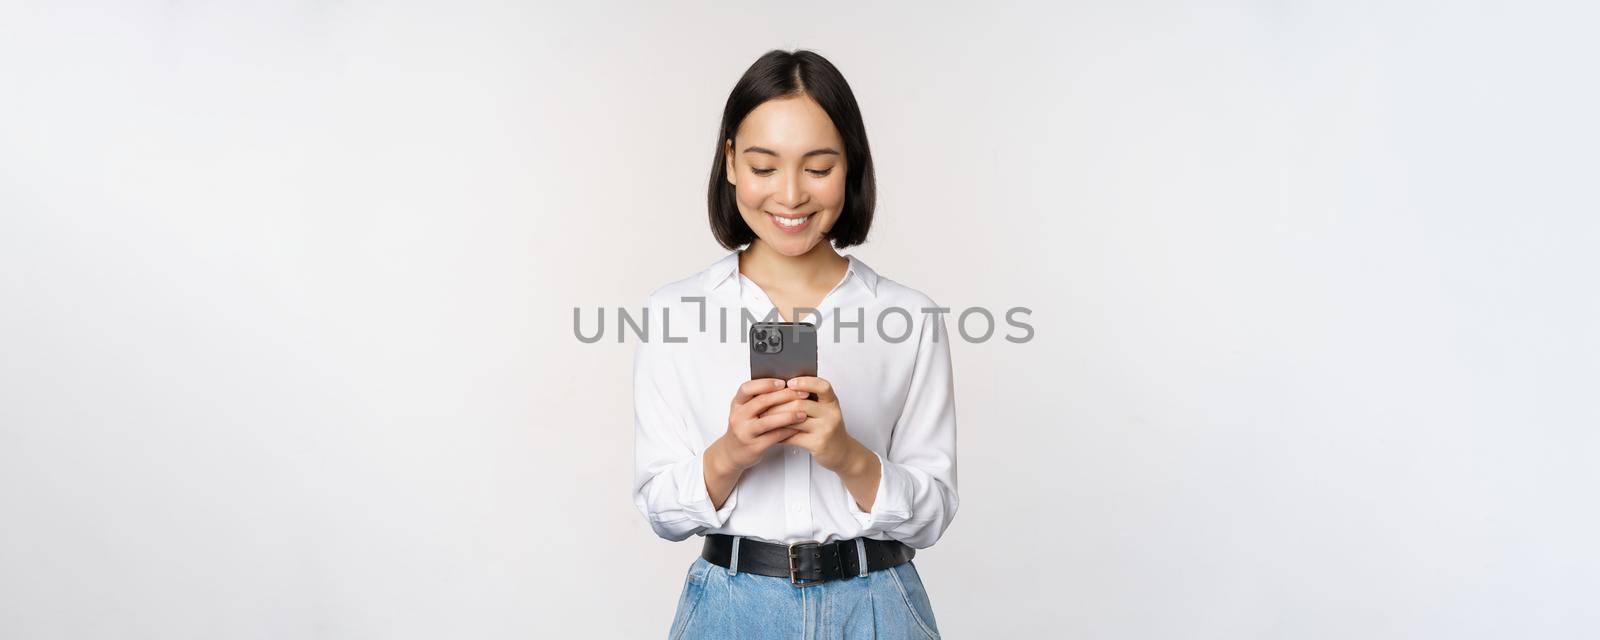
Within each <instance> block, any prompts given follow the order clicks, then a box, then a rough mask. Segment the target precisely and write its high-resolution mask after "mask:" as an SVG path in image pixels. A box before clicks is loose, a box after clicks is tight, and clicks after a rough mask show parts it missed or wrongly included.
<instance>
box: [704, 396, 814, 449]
mask: <svg viewBox="0 0 1600 640" xmlns="http://www.w3.org/2000/svg"><path fill="white" fill-rule="evenodd" d="M805 395H806V394H805V392H803V391H796V390H794V389H789V388H787V387H785V385H784V381H782V380H778V379H776V378H759V379H756V380H751V381H749V382H746V383H744V384H741V385H739V390H738V391H737V392H735V393H734V395H733V402H732V404H731V405H730V406H729V407H728V431H727V433H724V434H723V435H722V437H721V438H718V439H717V442H715V443H713V444H714V445H715V446H717V447H719V448H720V451H719V454H720V456H719V457H720V458H721V460H723V461H725V462H726V463H727V464H728V465H730V466H732V467H733V468H732V469H728V471H734V472H738V471H743V470H745V469H749V468H750V467H753V466H755V465H756V463H757V462H760V461H761V455H762V454H763V453H766V451H767V449H768V448H771V447H772V445H775V444H778V443H780V442H783V441H784V440H786V439H788V438H789V437H790V436H793V435H794V434H795V433H796V431H795V429H793V428H790V427H791V426H792V425H794V424H796V423H799V422H801V421H802V420H805V419H806V414H805V413H804V412H802V411H801V410H800V409H798V408H790V409H786V410H778V409H774V407H776V406H777V405H779V404H781V403H784V402H789V401H792V400H795V399H797V398H803V397H805Z"/></svg>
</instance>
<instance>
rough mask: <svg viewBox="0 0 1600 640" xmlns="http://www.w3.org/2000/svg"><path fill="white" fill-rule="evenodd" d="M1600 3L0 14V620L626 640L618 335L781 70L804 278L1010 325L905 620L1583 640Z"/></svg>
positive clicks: (156, 634) (187, 629)
mask: <svg viewBox="0 0 1600 640" xmlns="http://www.w3.org/2000/svg"><path fill="white" fill-rule="evenodd" d="M1597 18H1600V15H1597V14H1596V12H1595V11H1594V10H1593V9H1592V8H1589V7H1585V6H1582V5H1581V4H1579V3H1515V4H1513V3H1499V2H1468V3H1454V4H1439V3H1425V2H1399V3H1394V2H1388V3H1370V2H1355V3H1351V2H1232V3H1230V2H1223V3H1218V2H1187V3H1185V2H1139V3H1116V2H1068V3H1037V4H1009V3H1006V4H1000V5H995V4H968V5H965V6H959V7H956V6H952V7H944V8H935V7H930V6H926V5H924V4H921V3H869V4H862V3H850V2H844V3H832V2H824V3H812V4H777V3H772V4H761V3H757V4H752V3H696V4H677V3H653V2H638V3H547V4H540V3H509V2H482V3H480V2H452V3H444V2H433V3H419V2H406V3H369V2H331V1H328V2H321V1H305V2H295V3H263V2H254V3H253V2H208V3H172V2H67V3H35V2H6V3H4V4H3V5H0V637H4V638H17V639H35V638H163V639H166V638H208V639H211V638H273V639H282V638H329V639H336V638H338V639H342V638H484V639H488V638H657V637H664V636H665V635H666V633H667V627H668V625H669V623H670V621H671V619H672V616H673V607H674V604H675V603H676V602H677V598H678V596H679V593H680V590H681V589H682V587H683V580H684V576H685V572H686V570H687V568H688V567H689V565H690V563H691V562H692V561H693V560H694V558H695V557H696V555H697V554H698V553H699V549H700V547H699V542H700V539H699V538H691V539H689V540H686V541H683V542H670V541H667V540H664V539H662V538H660V537H658V536H657V535H655V533H654V532H652V530H651V528H650V526H649V523H648V522H647V521H646V520H645V518H644V517H643V516H642V515H641V513H640V512H639V511H638V510H637V509H636V508H635V505H634V503H633V501H632V490H633V488H632V486H631V485H632V464H633V446H634V422H633V421H634V406H633V394H632V385H633V379H632V366H633V353H634V349H635V347H636V341H635V339H634V337H633V334H631V333H629V332H626V331H620V332H619V331H618V326H617V324H616V322H617V313H618V310H619V309H629V310H635V311H636V310H637V309H638V308H639V307H640V306H641V305H642V304H643V303H644V300H645V297H646V296H647V295H648V294H649V293H650V292H651V291H653V290H654V289H655V288H656V287H658V286H660V285H661V284H662V283H665V282H669V281H672V280H675V279H679V278H685V277H688V276H690V275H692V274H694V273H696V272H698V271H700V270H702V269H704V268H706V267H707V266H708V265H710V264H711V263H713V262H715V261H716V260H717V259H719V258H720V257H722V256H724V255H726V253H727V251H726V250H725V249H723V248H722V247H720V246H718V244H717V243H716V242H715V240H714V239H713V237H712V236H711V234H710V231H709V229H708V228H707V224H706V215H707V214H706V184H707V178H708V171H709V169H710V168H711V162H712V157H713V153H714V152H715V149H716V144H717V142H718V140H717V126H718V119H719V117H720V115H721V113H722V108H723V106H724V105H723V101H724V100H726V98H727V96H728V93H729V90H730V88H731V87H732V86H733V83H734V81H735V80H737V79H738V77H739V75H740V74H741V73H743V71H744V69H745V68H746V67H747V66H748V65H749V64H750V63H751V62H752V61H753V60H754V59H755V58H756V57H758V56H760V55H761V54H762V53H764V52H766V51H769V50H772V49H782V50H795V49H807V50H812V51H816V52H818V53H820V54H822V55H824V56H827V57H828V59H829V60H831V61H832V62H833V63H834V64H836V65H837V66H838V68H839V69H840V71H841V72H842V73H843V74H844V75H845V77H847V78H848V79H849V81H850V83H851V86H852V87H853V89H854V91H855V96H856V98H857V100H858V101H859V103H860V105H861V109H862V117H863V119H864V122H865V124H866V127H867V131H868V134H869V135H870V139H871V144H872V150H873V154H874V155H873V157H874V160H875V165H876V166H875V168H876V175H877V179H878V210H877V219H876V222H875V223H874V227H873V231H872V236H871V238H870V239H869V240H868V242H866V243H865V244H862V245H860V246H856V247H851V248H849V249H847V250H844V253H847V254H851V255H853V256H855V257H857V258H858V259H860V260H862V261H864V262H865V263H867V264H870V265H871V266H872V268H873V269H875V270H876V271H877V272H878V273H879V274H881V275H882V276H883V277H885V278H890V279H894V280H896V281H899V282H904V283H907V284H909V285H912V286H914V287H916V288H917V289H919V290H921V291H923V292H924V293H926V294H927V295H928V296H929V297H930V298H932V299H933V300H935V301H937V302H938V304H939V305H941V306H943V307H948V308H950V309H952V312H951V315H950V316H949V317H948V321H949V322H950V325H949V326H950V327H951V329H952V330H954V329H956V328H958V323H957V322H956V321H957V320H958V317H957V314H960V313H961V312H963V311H965V310H968V309H974V308H978V309H985V310H989V311H990V312H992V313H993V314H994V317H995V319H996V321H997V324H998V326H997V327H996V328H995V332H994V335H993V336H992V337H991V338H989V339H986V340H973V339H968V338H967V337H966V336H964V335H961V334H959V333H952V334H951V335H950V336H949V339H950V340H951V343H950V351H951V358H952V363H953V369H952V370H953V374H954V389H955V394H956V400H955V405H956V411H957V416H958V442H959V494H960V509H959V512H958V515H957V516H956V517H955V519H954V521H953V523H952V524H951V525H950V527H949V529H948V530H947V531H945V532H944V534H943V536H942V538H941V539H940V540H939V541H938V543H937V544H935V545H933V546H931V547H929V548H926V549H922V550H920V552H919V553H918V555H917V556H916V563H917V566H918V568H919V570H920V572H921V575H922V577H923V579H924V581H925V584H926V587H927V593H928V595H929V597H930V599H931V601H932V603H933V605H934V607H935V608H936V610H937V612H938V613H937V615H938V626H939V629H940V631H941V632H942V635H943V636H944V637H947V638H1128V639H1135V638H1137V639H1166V638H1286V639H1287V638H1292V639H1297V640H1305V639H1311V638H1348V639H1355V638H1360V639H1363V640H1368V639H1378V638H1393V639H1414V638H1440V639H1450V640H1460V639H1465V638H1593V637H1597V636H1600V608H1597V607H1596V606H1595V594H1596V593H1600V550H1597V549H1600V547H1597V546H1596V544H1595V540H1600V512H1597V510H1596V508H1595V506H1594V505H1595V504H1596V503H1597V501H1600V495H1597V491H1596V488H1597V487H1600V473H1597V472H1596V471H1595V464H1594V463H1595V460H1596V459H1597V458H1600V435H1597V434H1600V429H1597V427H1600V409H1597V406H1600V405H1597V404H1596V403H1595V397H1596V390H1597V389H1600V334H1597V332H1596V330H1595V329H1594V327H1596V326H1600V297H1597V296H1596V294H1595V292H1596V275H1597V274H1600V258H1597V257H1596V255H1597V254H1596V252H1595V247H1596V246H1600V223H1597V222H1596V220H1597V219H1600V218H1597V214H1600V207H1597V206H1596V204H1597V202H1596V195H1595V189H1594V186H1595V184H1594V182H1595V176H1596V175H1597V173H1600V163H1597V160H1596V158H1597V157H1600V156H1597V155H1596V153H1595V149H1596V148H1597V146H1600V135H1597V134H1600V132H1597V127H1596V124H1595V119H1594V117H1593V116H1594V114H1595V113H1600V95H1597V90H1596V84H1595V83H1594V82H1593V80H1592V76H1593V75H1594V66H1595V65H1594V61H1595V60H1596V59H1600V51H1597V50H1596V47H1595V45H1594V44H1593V42H1594V41H1593V37H1592V36H1593V34H1592V30H1593V29H1592V27H1593V25H1594V24H1595V22H1596V19H1597ZM1013 308H1025V309H1027V313H1026V315H1023V316H1020V319H1022V320H1024V321H1025V322H1026V324H1027V325H1028V326H1029V327H1030V331H1028V332H1027V333H1028V335H1027V339H1026V340H1020V341H1012V340H1007V339H1005V337H1006V336H1013V337H1020V336H1021V335H1022V334H1023V332H1022V331H1021V330H1019V329H1017V328H1015V327H1013V326H1011V325H1009V324H1007V323H1006V322H1005V313H1006V311H1007V310H1011V309H1013ZM602 309H603V310H605V313H606V315H605V323H606V326H605V329H606V333H605V334H604V338H603V339H601V340H598V341H593V342H590V341H585V340H583V339H581V338H580V336H581V335H583V334H592V333H593V324H592V323H594V322H595V321H596V318H597V314H598V312H599V310H602ZM575 319H578V320H583V321H584V323H583V324H582V325H581V326H580V324H579V323H575ZM966 322H967V323H968V324H966V325H965V327H964V328H965V329H966V331H967V332H968V333H971V334H977V333H981V331H982V329H983V326H982V324H981V317H980V315H979V314H976V313H974V314H971V315H969V316H967V317H966ZM578 329H582V331H579V330H578Z"/></svg>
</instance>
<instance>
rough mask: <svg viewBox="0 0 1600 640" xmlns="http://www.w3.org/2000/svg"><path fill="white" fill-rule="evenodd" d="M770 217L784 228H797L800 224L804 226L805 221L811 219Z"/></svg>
mask: <svg viewBox="0 0 1600 640" xmlns="http://www.w3.org/2000/svg"><path fill="white" fill-rule="evenodd" d="M772 217H773V219H775V220H777V221H778V224H781V225H783V226H785V227H798V226H800V225H802V224H805V222H806V220H808V219H810V218H811V216H806V217H804V218H785V217H782V216H772Z"/></svg>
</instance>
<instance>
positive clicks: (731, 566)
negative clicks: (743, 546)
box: [728, 536, 744, 576]
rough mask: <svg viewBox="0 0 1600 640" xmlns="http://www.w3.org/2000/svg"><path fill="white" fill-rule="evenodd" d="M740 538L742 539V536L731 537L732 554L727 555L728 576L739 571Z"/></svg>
mask: <svg viewBox="0 0 1600 640" xmlns="http://www.w3.org/2000/svg"><path fill="white" fill-rule="evenodd" d="M742 539H744V536H734V537H733V555H730V556H728V575H730V576H731V575H737V574H738V573H739V541H740V540H742Z"/></svg>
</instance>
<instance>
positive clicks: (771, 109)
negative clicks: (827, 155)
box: [736, 95, 840, 156]
mask: <svg viewBox="0 0 1600 640" xmlns="http://www.w3.org/2000/svg"><path fill="white" fill-rule="evenodd" d="M736 135H737V136H738V138H739V139H738V140H737V142H738V144H739V148H741V149H742V148H744V147H745V146H747V145H752V144H753V145H759V146H763V147H767V148H769V149H772V150H774V151H777V152H778V153H780V154H783V155H796V156H797V155H800V154H802V153H805V152H807V151H810V150H812V149H815V148H817V147H824V146H833V147H835V148H837V147H838V146H839V144H840V140H839V130H838V129H837V128H835V127H834V126H833V120H832V119H831V118H829V117H828V112H826V111H823V110H822V105H819V104H817V102H816V101H815V100H812V99H811V97H810V96H807V95H800V96H795V97H790V98H780V99H776V100H768V101H766V102H764V103H762V104H761V106H758V107H756V108H755V109H754V110H752V111H751V112H750V115H747V116H745V118H744V122H743V123H740V124H739V132H738V133H737V134H736Z"/></svg>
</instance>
